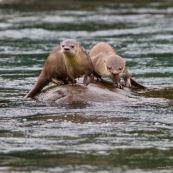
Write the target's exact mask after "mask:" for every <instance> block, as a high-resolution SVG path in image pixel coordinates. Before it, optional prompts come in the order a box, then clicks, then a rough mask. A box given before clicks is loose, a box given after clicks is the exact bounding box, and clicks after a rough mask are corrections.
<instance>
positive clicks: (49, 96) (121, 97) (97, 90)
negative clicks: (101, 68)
mask: <svg viewBox="0 0 173 173" xmlns="http://www.w3.org/2000/svg"><path fill="white" fill-rule="evenodd" d="M127 98H128V99H130V98H129V97H128V94H127V92H126V91H125V90H121V89H117V88H115V87H114V86H113V85H111V84H110V83H107V82H98V81H95V82H94V83H90V84H89V85H88V86H84V85H83V84H80V83H77V84H76V85H75V86H72V85H61V86H54V87H50V88H48V89H46V90H43V91H42V92H41V93H40V94H39V95H37V96H36V99H37V100H38V101H43V102H49V103H50V102H54V103H57V104H60V103H62V104H70V103H80V104H81V103H84V104H86V103H93V102H110V101H118V102H119V101H126V100H127Z"/></svg>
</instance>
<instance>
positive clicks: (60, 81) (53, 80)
mask: <svg viewBox="0 0 173 173" xmlns="http://www.w3.org/2000/svg"><path fill="white" fill-rule="evenodd" d="M51 82H52V83H54V84H56V85H64V84H65V83H64V81H62V80H58V79H55V78H51Z"/></svg>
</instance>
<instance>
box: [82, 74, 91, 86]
mask: <svg viewBox="0 0 173 173" xmlns="http://www.w3.org/2000/svg"><path fill="white" fill-rule="evenodd" d="M89 83H90V76H87V75H85V76H84V78H83V84H84V85H86V86H87V85H88V84H89Z"/></svg>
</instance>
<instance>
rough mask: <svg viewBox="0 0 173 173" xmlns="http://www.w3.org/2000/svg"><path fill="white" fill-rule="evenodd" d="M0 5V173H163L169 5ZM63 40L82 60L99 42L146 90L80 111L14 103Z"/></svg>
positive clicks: (170, 82) (168, 163)
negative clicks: (71, 42)
mask: <svg viewBox="0 0 173 173" xmlns="http://www.w3.org/2000/svg"><path fill="white" fill-rule="evenodd" d="M5 2H6V4H4V3H3V2H2V1H0V172H3V173H5V172H13V173H18V172H22V173H24V172H34V173H41V172H42V173H43V172H50V173H54V172H62V173H66V172H77V173H79V172H80V173H91V172H94V173H113V172H127V173H129V172H133V173H135V172H137V173H143V172H155V173H156V172H157V173H158V172H160V173H161V172H172V171H173V2H172V1H171V0H163V1H146V2H137V1H135V0H130V1H128V3H127V2H126V3H125V2H124V1H122V2H119V3H118V2H116V3H115V2H114V1H110V2H109V0H108V1H106V2H103V1H91V2H90V1H89V2H85V3H84V2H81V1H76V2H73V1H70V3H68V1H64V3H62V4H59V3H57V2H55V1H49V2H52V4H51V3H49V2H47V1H45V3H44V4H42V3H35V4H34V1H32V2H31V4H30V3H26V4H24V3H23V4H15V1H11V2H10V3H7V2H8V1H5ZM23 2H25V1H23ZM38 2H40V1H38ZM11 3H12V4H11ZM32 3H33V4H32ZM74 3H75V4H74ZM67 38H74V39H77V40H79V41H80V42H81V43H82V45H83V46H84V47H85V48H86V49H87V51H89V50H90V49H91V48H92V46H94V45H95V44H96V43H98V42H99V41H106V42H108V43H109V44H111V45H113V46H114V47H116V50H117V52H118V53H119V54H120V55H121V56H122V57H123V58H124V59H125V60H126V64H127V68H128V69H129V72H130V73H131V74H132V76H133V78H134V79H135V80H137V81H138V82H140V83H142V84H143V85H145V86H147V87H148V89H147V90H137V89H127V88H126V89H124V90H120V89H117V92H119V93H120V94H122V97H124V96H126V97H127V99H126V101H125V102H122V101H120V102H118V101H116V102H115V103H114V102H104V103H94V104H89V105H82V106H81V105H80V104H74V105H73V104H72V105H66V106H55V105H54V106H53V105H49V104H48V103H42V102H36V101H35V100H31V99H23V97H24V96H25V95H26V93H27V92H28V90H29V89H30V88H31V87H32V85H33V84H34V83H35V81H36V79H37V77H38V75H39V73H40V71H41V69H42V67H43V64H44V61H45V59H46V58H47V56H48V54H49V52H51V51H52V50H53V49H54V48H55V47H56V46H57V45H58V44H59V42H61V41H62V40H64V39H67Z"/></svg>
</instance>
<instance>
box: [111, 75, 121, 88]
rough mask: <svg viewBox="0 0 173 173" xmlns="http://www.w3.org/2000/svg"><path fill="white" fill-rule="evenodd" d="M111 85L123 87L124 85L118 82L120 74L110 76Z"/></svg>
mask: <svg viewBox="0 0 173 173" xmlns="http://www.w3.org/2000/svg"><path fill="white" fill-rule="evenodd" d="M112 81H113V85H114V86H115V87H116V88H119V89H123V88H124V87H123V86H122V85H121V84H120V75H116V76H113V77H112Z"/></svg>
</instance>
